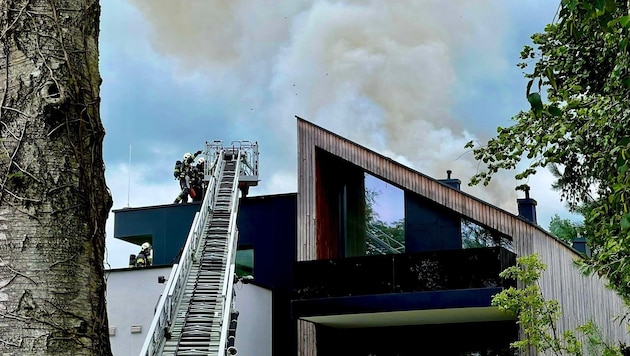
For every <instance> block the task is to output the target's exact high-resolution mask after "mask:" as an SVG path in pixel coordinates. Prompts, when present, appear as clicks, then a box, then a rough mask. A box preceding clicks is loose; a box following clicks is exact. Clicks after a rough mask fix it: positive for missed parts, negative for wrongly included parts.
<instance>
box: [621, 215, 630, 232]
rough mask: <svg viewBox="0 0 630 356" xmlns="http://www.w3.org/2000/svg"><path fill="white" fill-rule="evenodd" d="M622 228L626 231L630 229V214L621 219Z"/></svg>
mask: <svg viewBox="0 0 630 356" xmlns="http://www.w3.org/2000/svg"><path fill="white" fill-rule="evenodd" d="M621 228H622V229H624V230H628V229H630V213H628V214H626V215H624V216H623V218H622V219H621Z"/></svg>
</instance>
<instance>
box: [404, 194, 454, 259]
mask: <svg viewBox="0 0 630 356" xmlns="http://www.w3.org/2000/svg"><path fill="white" fill-rule="evenodd" d="M461 231H462V227H461V219H460V218H459V217H458V216H457V215H455V214H453V213H452V212H449V211H448V210H446V209H445V208H443V207H442V206H440V205H438V204H435V203H431V202H429V201H428V200H427V199H424V198H422V197H420V196H418V195H416V194H412V193H409V192H405V251H406V252H422V251H439V250H452V249H461V248H462V233H461Z"/></svg>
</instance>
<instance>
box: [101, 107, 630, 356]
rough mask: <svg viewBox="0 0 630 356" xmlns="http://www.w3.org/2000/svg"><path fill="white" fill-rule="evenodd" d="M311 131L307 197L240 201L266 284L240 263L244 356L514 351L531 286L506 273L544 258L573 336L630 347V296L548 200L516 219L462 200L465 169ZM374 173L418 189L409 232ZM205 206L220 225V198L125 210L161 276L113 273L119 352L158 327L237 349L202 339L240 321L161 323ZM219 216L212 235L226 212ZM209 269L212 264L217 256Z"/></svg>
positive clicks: (245, 240) (237, 303) (545, 286)
mask: <svg viewBox="0 0 630 356" xmlns="http://www.w3.org/2000/svg"><path fill="white" fill-rule="evenodd" d="M297 127H298V191H297V192H296V193H294V194H281V195H267V196H251V197H250V196H245V195H246V194H241V197H240V199H239V200H238V202H237V203H236V204H234V205H233V207H234V208H233V209H234V211H235V212H234V216H237V220H236V223H235V224H236V226H237V228H238V245H237V250H238V251H237V252H236V257H235V265H236V271H238V273H239V274H245V275H248V276H251V278H244V279H241V278H236V279H234V281H232V280H231V279H230V278H229V275H230V271H231V270H230V266H229V264H228V266H227V267H226V268H225V269H224V270H225V271H227V272H224V275H223V279H222V281H223V280H225V281H227V282H224V283H227V284H230V285H231V286H232V285H233V290H234V292H235V294H232V293H230V292H229V290H228V292H227V293H228V294H229V295H230V296H231V297H233V298H234V309H236V310H238V312H239V315H238V324H237V328H236V341H235V346H236V349H237V350H238V353H239V354H242V355H257V356H265V355H269V356H271V355H300V356H307V355H308V356H316V355H357V356H359V355H361V356H367V355H378V356H382V355H419V354H423V355H424V354H427V355H511V354H513V353H512V351H510V349H509V343H510V342H512V341H515V340H518V338H519V337H520V332H519V327H518V325H517V324H516V321H515V317H514V316H513V315H510V314H507V313H504V312H501V311H500V310H498V309H497V308H496V307H493V306H491V304H490V301H491V298H492V296H493V295H495V294H496V293H498V292H500V291H501V290H503V289H504V288H506V287H509V286H513V285H515V284H514V282H513V281H507V280H502V279H501V278H500V277H499V273H500V272H501V271H502V270H504V269H505V268H506V267H508V266H511V265H514V264H515V260H516V257H517V256H525V255H530V254H533V253H537V254H539V255H540V256H541V258H542V260H543V262H544V263H546V264H547V266H548V268H547V270H546V272H545V273H544V274H543V276H542V278H541V280H540V286H541V289H542V292H543V294H544V296H545V297H546V298H548V299H555V300H558V301H559V302H560V305H561V306H562V309H563V315H562V318H561V320H560V322H559V324H558V331H559V332H562V331H564V330H569V329H573V328H575V327H576V326H578V325H580V324H583V323H585V322H587V321H591V320H592V321H594V322H595V323H596V324H597V325H599V326H600V327H601V331H602V334H603V335H604V337H605V339H607V340H610V341H612V342H617V341H619V342H623V343H630V339H629V337H628V335H627V333H626V330H625V328H624V326H623V325H619V324H618V323H617V322H615V321H614V320H613V319H614V318H615V317H616V316H619V315H623V314H624V313H625V311H626V310H625V308H624V305H623V302H622V301H621V299H620V298H619V297H618V296H617V295H616V294H615V293H614V292H612V291H611V290H609V289H607V288H606V287H605V281H602V280H601V279H599V278H597V277H593V276H584V275H583V274H582V273H580V272H579V271H578V270H577V269H576V268H575V266H574V263H573V261H574V260H576V259H579V258H581V257H580V256H581V255H580V252H578V251H577V250H575V249H574V248H572V247H571V246H568V245H566V244H565V243H563V242H560V241H558V240H557V239H555V238H554V237H552V236H551V235H549V233H547V232H546V231H545V230H543V229H542V228H541V227H540V226H538V225H537V223H536V201H535V200H534V199H531V198H530V197H529V196H526V197H525V198H523V199H519V200H518V202H517V204H518V210H519V215H514V214H511V213H509V212H507V211H504V210H502V209H499V208H497V207H495V206H493V205H491V204H488V203H486V202H484V201H482V200H480V199H477V198H475V197H473V196H471V195H469V194H466V193H465V192H462V191H461V190H460V181H459V180H457V179H454V178H452V177H451V176H450V173H449V174H448V176H447V177H446V178H445V179H434V178H430V177H428V176H426V175H424V174H422V173H420V172H417V171H414V170H412V169H410V168H408V167H405V166H403V165H401V164H399V163H397V162H395V161H393V160H392V159H390V158H387V157H385V156H382V155H380V154H378V153H376V152H373V151H371V150H369V149H367V148H365V147H362V146H360V145H358V144H356V143H354V142H351V141H349V140H347V139H345V138H343V137H340V136H338V135H336V134H334V133H332V132H330V131H327V130H325V129H323V128H321V127H319V126H316V125H314V124H312V123H309V122H307V121H305V120H302V119H300V118H298V120H297ZM235 157H236V156H234V157H233V158H234V159H235ZM235 160H236V159H235ZM366 174H367V175H371V176H373V177H376V178H378V179H380V180H382V181H385V182H387V183H388V184H391V185H394V186H396V187H398V188H400V189H401V190H402V191H403V192H404V238H399V239H393V238H391V236H387V235H384V234H380V233H379V232H378V231H376V230H375V229H374V227H373V226H371V224H370V219H369V216H368V214H367V212H366V211H367V210H369V209H368V208H369V207H368V206H367V205H366V198H365V177H366ZM245 176H247V177H245V179H244V180H243V181H241V182H240V183H239V185H240V187H241V192H243V193H245V192H247V189H246V188H245V189H244V187H245V186H247V187H248V186H249V185H252V184H243V182H247V180H248V179H250V182H251V175H248V174H245ZM217 184H218V183H217ZM235 194H237V193H235ZM218 196H219V197H220V194H219V195H218ZM216 199H217V200H216V204H219V201H220V198H216ZM204 211H210V213H209V214H214V215H217V214H218V213H219V212H220V209H219V208H216V209H214V210H213V209H212V208H209V207H208V206H207V205H206V202H205V201H204V203H189V204H180V205H177V204H168V205H162V206H155V207H145V208H129V209H121V210H117V211H115V228H114V234H115V237H116V238H118V239H122V240H125V241H129V242H132V243H136V244H138V245H140V244H141V243H142V242H144V241H150V242H151V243H152V245H153V246H154V260H153V266H152V267H147V268H141V269H138V268H126V269H119V270H111V271H109V272H108V296H107V300H108V312H109V322H110V330H111V332H110V334H111V341H112V347H113V351H114V355H115V356H124V355H138V354H139V353H140V351H141V349H142V347H143V343H144V342H145V338H146V337H147V335H148V334H149V333H150V332H151V331H150V330H154V329H156V327H155V326H156V325H159V326H160V327H161V328H162V332H161V333H160V332H158V333H156V334H155V335H157V336H154V339H155V341H156V343H158V344H159V343H160V342H161V341H162V340H161V338H165V339H169V340H171V339H177V338H179V337H180V336H179V335H187V333H188V335H195V339H194V340H193V341H194V343H199V344H204V343H205V344H208V343H218V344H219V350H221V351H219V354H224V349H225V344H223V342H224V340H225V337H224V336H222V338H221V339H218V336H217V337H214V336H213V337H211V340H207V339H204V338H203V337H202V336H201V335H205V334H204V332H205V331H204V330H205V325H208V330H209V328H210V325H214V324H220V325H225V324H226V321H227V322H228V323H229V320H230V318H231V319H234V317H233V316H231V317H230V318H227V317H226V315H218V314H211V315H215V316H216V317H206V316H204V317H198V320H200V322H199V323H201V321H203V323H207V324H199V323H198V324H195V328H193V329H190V328H189V329H188V330H189V331H188V332H187V331H186V330H187V329H186V326H184V327H183V329H182V330H183V331H177V330H175V329H177V328H178V327H179V328H182V326H176V324H178V322H177V321H173V320H168V318H162V319H160V318H156V319H153V320H152V317H153V315H154V313H155V312H156V310H158V314H159V310H162V309H164V305H163V304H164V303H166V302H162V300H163V299H161V298H160V297H161V296H162V295H171V294H170V292H169V290H165V288H164V286H165V285H166V286H168V285H170V284H171V283H169V280H170V281H171V282H172V283H174V279H175V278H176V277H175V276H176V275H177V272H176V270H177V269H178V266H181V265H183V264H184V263H183V262H182V263H178V262H179V261H180V257H181V255H182V254H183V255H186V254H187V253H188V252H187V251H188V249H189V247H187V246H188V244H187V240H190V239H191V238H193V237H194V238H196V237H195V236H197V235H199V234H201V235H203V232H202V231H203V229H201V230H195V226H198V225H200V223H199V222H198V220H199V219H201V218H200V214H199V213H200V212H202V213H203V212H204ZM208 219H210V221H211V222H210V223H209V226H212V224H213V223H212V221H215V220H216V219H217V218H216V216H215V217H212V218H208ZM213 219H215V220H213ZM191 225H192V226H193V229H192V230H191ZM201 225H203V226H206V225H205V224H201ZM210 229H211V228H210ZM189 230H190V231H189ZM195 231H200V232H199V234H198V233H197V232H195ZM471 241H472V242H474V243H471ZM228 248H229V243H228ZM200 256H201V255H200ZM228 256H229V253H228ZM226 258H227V259H228V261H232V260H231V259H230V258H229V257H226ZM197 259H199V258H197ZM200 259H201V260H206V259H207V260H209V261H210V257H207V255H203V256H202V257H201V258H200ZM193 260H195V258H193ZM200 270H203V267H201V268H200ZM199 273H200V274H201V273H202V272H199ZM190 275H193V273H191V274H190ZM188 278H191V277H188ZM158 281H160V282H162V283H163V284H161V283H159V282H158ZM188 284H191V283H190V282H189V283H188ZM169 288H170V287H169ZM182 293H183V295H186V293H184V292H182ZM191 293H192V292H191ZM189 294H190V293H189ZM183 298H184V300H189V302H185V303H183V304H184V306H183V308H182V310H184V311H181V312H178V313H179V314H186V313H188V315H192V316H190V317H189V318H192V317H193V316H194V317H197V316H196V315H197V314H196V313H198V312H199V310H200V309H204V307H203V306H196V307H194V308H193V307H190V306H191V305H192V304H193V303H194V302H193V301H194V300H195V294H194V293H193V296H192V297H190V296H189V297H183ZM186 298H189V299H186ZM223 298H226V294H224V296H223ZM189 304H190V305H189ZM228 304H230V303H228ZM173 305H175V304H173ZM200 305H201V304H200ZM187 306H188V311H187V312H186V311H185V310H186V307H187ZM167 309H168V308H167ZM225 310H227V309H225ZM172 314H177V313H175V312H174V311H172ZM224 314H225V313H224ZM217 315H218V316H217ZM158 319H159V320H158ZM160 320H161V321H160ZM165 320H166V321H165ZM187 321H188V320H187ZM152 323H153V325H152ZM180 324H181V323H180ZM200 325H201V326H200ZM226 328H227V326H226ZM190 330H192V331H190ZM208 333H210V331H208ZM213 335H214V334H213ZM149 337H151V336H149ZM228 340H229V336H228ZM168 342H171V341H167V343H168ZM191 342H192V341H191ZM195 345H196V344H195ZM195 347H196V346H195ZM160 350H162V351H159V350H158V351H157V352H158V353H159V352H164V354H168V352H167V351H164V350H166V349H160ZM179 350H183V349H181V348H180V349H179ZM232 351H233V350H232ZM169 352H170V351H169ZM173 352H175V351H173ZM187 352H192V351H180V352H177V353H173V354H193V353H187ZM233 352H234V351H233ZM143 353H147V352H146V349H145V351H143ZM148 353H151V352H148ZM197 354H205V353H197ZM215 354H216V353H215Z"/></svg>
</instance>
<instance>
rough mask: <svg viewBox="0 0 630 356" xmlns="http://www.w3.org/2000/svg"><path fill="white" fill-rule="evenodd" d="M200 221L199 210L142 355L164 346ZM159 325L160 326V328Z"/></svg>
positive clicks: (186, 273)
mask: <svg viewBox="0 0 630 356" xmlns="http://www.w3.org/2000/svg"><path fill="white" fill-rule="evenodd" d="M198 222H199V213H198V212H197V213H195V217H194V219H193V223H192V226H191V228H190V231H189V232H188V238H186V244H185V245H184V249H183V251H182V256H181V257H180V259H179V263H178V264H176V265H174V266H176V268H175V269H174V271H175V273H174V274H173V276H172V277H169V280H168V282H167V285H166V286H164V290H165V291H166V293H164V294H163V295H162V298H160V299H164V303H161V301H160V302H159V303H158V308H157V309H156V310H155V315H154V316H153V321H151V326H150V327H149V330H148V331H147V338H146V339H145V344H146V343H147V341H148V342H149V344H148V345H147V348H146V349H145V348H144V346H143V348H142V349H141V350H140V355H141V356H143V355H150V356H152V355H155V354H156V352H157V351H158V350H159V349H160V348H161V347H162V343H163V341H164V331H165V329H167V328H169V327H170V325H171V324H172V322H173V315H174V313H175V312H176V311H177V304H178V303H179V300H180V298H181V294H182V293H183V291H184V288H183V286H184V285H185V284H186V280H187V278H188V271H189V270H190V266H191V265H192V257H193V256H194V253H193V251H192V249H191V247H190V246H191V244H192V243H194V241H195V238H194V236H195V235H196V234H195V225H197V224H198ZM160 319H163V320H164V323H162V322H160V321H159V320H160ZM156 320H157V321H156ZM158 326H160V327H159V328H158ZM149 351H151V352H149Z"/></svg>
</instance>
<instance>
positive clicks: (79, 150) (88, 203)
mask: <svg viewBox="0 0 630 356" xmlns="http://www.w3.org/2000/svg"><path fill="white" fill-rule="evenodd" d="M99 16H100V6H99V3H98V0H0V125H1V126H0V131H1V135H2V136H1V138H0V172H1V173H0V354H11V355H15V354H24V355H34V354H38V355H111V351H110V343H109V334H108V323H107V314H106V306H105V280H104V273H103V272H104V270H103V269H104V267H103V254H104V248H105V221H106V219H107V214H108V212H109V209H110V208H111V204H112V201H111V196H110V194H109V191H108V189H107V186H106V184H105V175H104V171H105V167H104V163H103V154H102V144H103V137H104V135H105V131H104V129H103V126H102V123H101V120H100V116H99V103H100V97H99V87H100V82H101V78H100V75H99V72H98V26H99Z"/></svg>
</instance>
